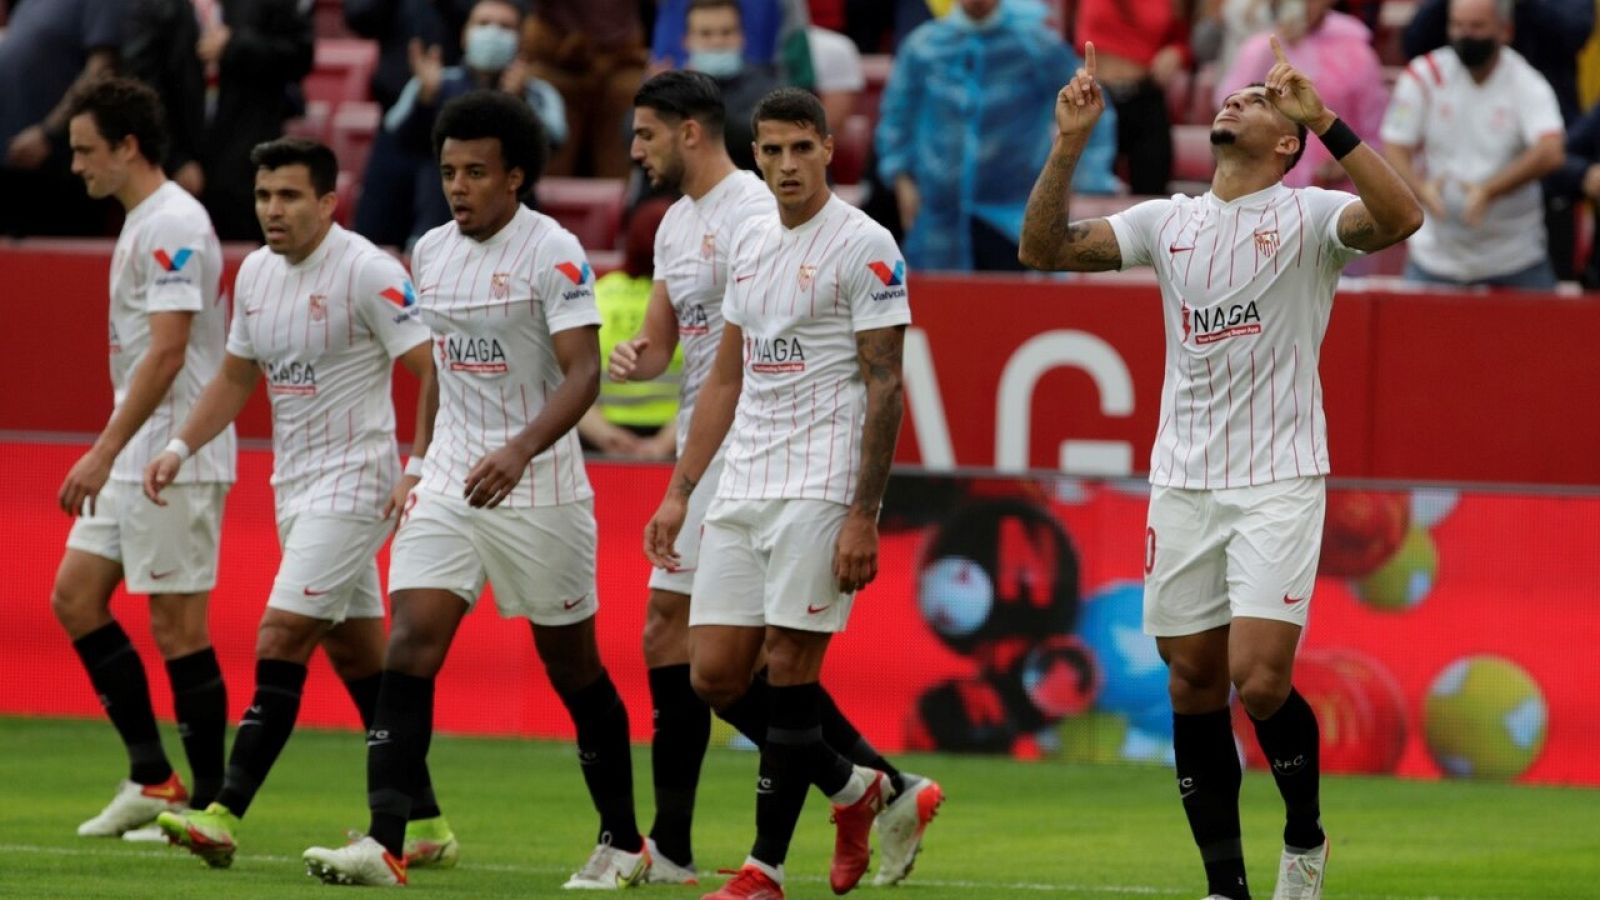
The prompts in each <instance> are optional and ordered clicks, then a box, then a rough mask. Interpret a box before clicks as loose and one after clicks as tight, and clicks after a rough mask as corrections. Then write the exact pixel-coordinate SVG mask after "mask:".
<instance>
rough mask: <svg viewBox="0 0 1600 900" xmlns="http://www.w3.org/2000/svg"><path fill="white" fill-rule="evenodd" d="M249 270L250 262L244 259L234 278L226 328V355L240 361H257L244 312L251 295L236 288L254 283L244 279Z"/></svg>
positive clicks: (254, 346) (247, 319) (247, 318)
mask: <svg viewBox="0 0 1600 900" xmlns="http://www.w3.org/2000/svg"><path fill="white" fill-rule="evenodd" d="M250 268H251V261H250V260H249V259H246V260H245V262H244V264H243V265H241V266H239V274H238V275H237V276H236V277H235V278H234V281H233V283H234V285H235V288H234V294H233V323H232V324H230V325H229V326H228V345H227V350H228V353H229V354H231V355H233V356H237V357H239V358H240V359H259V357H257V356H256V345H255V342H254V341H253V340H251V339H250V327H249V325H250V322H249V319H250V317H249V316H247V315H245V312H244V311H245V309H246V307H248V306H249V304H250V301H251V295H250V294H249V293H248V292H246V291H243V290H240V289H239V288H238V285H242V284H253V283H254V279H253V278H252V279H248V280H247V279H246V273H247V272H248V271H249V269H250Z"/></svg>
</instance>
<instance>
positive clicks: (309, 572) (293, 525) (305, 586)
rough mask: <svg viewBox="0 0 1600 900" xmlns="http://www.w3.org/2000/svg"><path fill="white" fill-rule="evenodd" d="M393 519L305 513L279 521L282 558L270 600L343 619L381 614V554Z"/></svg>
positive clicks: (270, 603)
mask: <svg viewBox="0 0 1600 900" xmlns="http://www.w3.org/2000/svg"><path fill="white" fill-rule="evenodd" d="M392 525H393V521H392V520H389V521H385V520H383V519H374V518H371V517H367V516H351V515H336V514H332V513H318V512H303V513H299V514H298V515H292V516H287V517H285V518H283V519H280V520H278V543H279V545H280V546H282V547H283V561H282V562H281V563H279V565H278V577H277V579H276V580H275V581H273V583H272V596H271V597H270V598H269V599H268V600H267V605H268V606H270V607H272V608H273V609H281V610H283V611H285V612H292V613H297V614H299V615H302V616H309V617H310V618H313V619H323V620H325V621H328V622H336V623H337V622H343V621H344V620H345V619H381V618H383V586H382V585H381V584H379V582H378V560H377V553H378V550H379V549H380V548H382V547H383V542H384V541H385V540H386V539H387V538H388V537H389V528H390V526H392Z"/></svg>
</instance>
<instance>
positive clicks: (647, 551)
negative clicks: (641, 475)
mask: <svg viewBox="0 0 1600 900" xmlns="http://www.w3.org/2000/svg"><path fill="white" fill-rule="evenodd" d="M688 517H689V503H688V500H687V499H685V498H684V496H683V495H682V494H680V493H678V492H677V491H676V490H668V491H667V496H665V497H663V498H662V499H661V505H660V506H659V507H657V508H656V514H655V515H653V516H651V517H650V523H649V524H647V525H645V526H644V556H645V559H648V560H650V565H652V566H655V567H656V568H658V569H666V570H667V571H668V572H676V571H678V567H679V566H680V565H682V564H683V558H682V557H680V556H679V555H678V549H677V543H678V532H680V531H682V530H683V522H684V520H685V519H687V518H688Z"/></svg>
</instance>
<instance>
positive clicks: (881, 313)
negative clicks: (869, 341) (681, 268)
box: [724, 224, 911, 332]
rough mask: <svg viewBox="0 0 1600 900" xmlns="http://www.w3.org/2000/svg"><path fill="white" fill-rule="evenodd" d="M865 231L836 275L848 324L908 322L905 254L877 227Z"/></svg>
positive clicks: (868, 325)
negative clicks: (847, 308)
mask: <svg viewBox="0 0 1600 900" xmlns="http://www.w3.org/2000/svg"><path fill="white" fill-rule="evenodd" d="M865 232H866V233H865V235H864V236H863V239H862V241H861V246H860V247H859V248H857V249H856V250H855V252H853V253H850V254H848V255H847V256H846V257H845V265H846V266H847V269H846V271H844V272H842V273H840V276H839V282H840V286H841V287H842V288H843V289H844V292H845V299H846V300H848V301H849V304H850V327H851V329H852V330H853V331H858V332H859V331H870V330H872V329H874V328H889V327H892V326H895V325H909V324H911V302H910V297H909V296H908V294H907V292H906V261H905V257H904V256H902V255H901V253H900V248H899V247H898V246H896V245H895V242H894V238H893V237H890V236H889V232H888V231H886V230H884V229H883V228H882V227H881V226H878V225H876V224H873V225H869V226H867V228H866V229H865ZM724 317H726V314H724Z"/></svg>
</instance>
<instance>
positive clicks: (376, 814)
mask: <svg viewBox="0 0 1600 900" xmlns="http://www.w3.org/2000/svg"><path fill="white" fill-rule="evenodd" d="M382 677H383V686H382V689H381V690H380V691H379V692H378V707H377V710H376V711H375V712H374V714H373V717H372V727H371V728H369V729H367V806H368V807H370V808H371V810H372V822H371V825H370V826H369V827H368V828H367V834H369V835H371V837H372V838H373V840H376V841H377V842H378V843H380V844H382V845H383V847H384V849H385V850H388V851H389V853H390V854H392V855H393V856H395V857H397V858H398V857H399V856H400V855H401V853H403V852H404V849H405V839H406V820H407V819H409V818H410V816H411V796H412V794H414V793H415V792H416V788H417V784H418V780H419V778H420V771H419V770H420V769H421V768H422V763H423V760H425V759H427V757H428V744H429V743H430V742H431V741H432V738H433V679H432V678H418V677H417V676H415V675H407V674H405V673H404V672H396V671H394V670H392V669H385V670H384V672H383V676H382Z"/></svg>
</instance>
